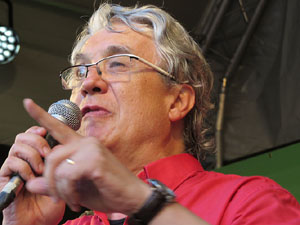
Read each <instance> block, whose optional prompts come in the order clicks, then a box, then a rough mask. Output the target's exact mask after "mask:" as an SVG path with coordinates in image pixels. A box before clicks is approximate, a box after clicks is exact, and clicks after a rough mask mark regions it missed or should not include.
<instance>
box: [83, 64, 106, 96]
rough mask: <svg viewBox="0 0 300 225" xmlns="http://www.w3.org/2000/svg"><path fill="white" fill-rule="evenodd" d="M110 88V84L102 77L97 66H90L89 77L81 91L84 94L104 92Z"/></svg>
mask: <svg viewBox="0 0 300 225" xmlns="http://www.w3.org/2000/svg"><path fill="white" fill-rule="evenodd" d="M107 90H108V84H107V82H106V81H105V80H103V79H102V77H101V75H99V73H98V72H97V69H96V68H95V67H90V68H89V71H88V74H87V77H86V78H85V79H84V81H83V82H82V85H81V93H82V94H83V95H88V94H90V95H91V94H96V93H99V94H100V93H101V94H104V93H106V92H107Z"/></svg>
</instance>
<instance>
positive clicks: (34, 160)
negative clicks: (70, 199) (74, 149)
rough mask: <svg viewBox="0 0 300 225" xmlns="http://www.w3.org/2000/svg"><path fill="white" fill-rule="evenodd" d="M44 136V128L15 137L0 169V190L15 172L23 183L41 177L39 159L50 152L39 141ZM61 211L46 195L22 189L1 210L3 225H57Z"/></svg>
mask: <svg viewBox="0 0 300 225" xmlns="http://www.w3.org/2000/svg"><path fill="white" fill-rule="evenodd" d="M45 134H46V130H45V129H44V128H41V127H31V128H30V129H28V130H27V131H26V132H25V133H21V134H19V135H17V137H16V140H15V143H14V144H13V146H12V147H11V149H10V151H9V155H8V157H7V159H6V160H5V162H4V163H3V165H2V167H1V170H0V188H1V189H2V188H3V187H4V186H5V184H6V183H7V182H8V181H9V179H10V177H11V175H12V174H13V173H18V174H19V175H20V176H21V177H22V178H23V179H24V180H25V181H30V180H31V179H34V178H35V177H36V176H41V175H42V173H43V171H44V163H43V160H42V157H45V156H46V155H47V154H48V153H49V152H50V148H49V146H48V144H47V142H46V140H45V139H44V138H43V136H44V135H45ZM64 208H65V204H64V203H63V202H59V203H54V202H53V201H52V200H51V199H50V198H49V197H48V196H42V195H37V194H34V193H30V192H28V191H27V190H26V188H24V187H23V189H22V190H21V192H20V193H19V194H18V196H17V197H16V199H15V200H14V202H12V203H11V204H10V205H9V206H8V207H7V208H6V209H5V210H4V211H3V224H8V223H9V224H25V225H26V224H30V225H31V224H58V222H59V221H60V220H61V218H62V216H63V213H64ZM47 222H48V223H47Z"/></svg>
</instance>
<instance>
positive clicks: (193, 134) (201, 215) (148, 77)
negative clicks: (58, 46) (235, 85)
mask: <svg viewBox="0 0 300 225" xmlns="http://www.w3.org/2000/svg"><path fill="white" fill-rule="evenodd" d="M71 63H72V65H76V66H72V67H70V68H67V69H65V70H63V71H62V73H61V78H62V83H63V86H64V88H65V89H71V90H72V95H71V100H72V101H73V102H75V103H77V104H78V106H79V107H80V109H81V111H82V113H83V119H82V125H81V127H80V129H79V131H78V132H77V133H76V132H75V131H73V130H71V129H69V128H68V127H66V126H65V125H64V124H62V123H60V122H59V121H57V120H56V119H54V118H52V117H51V116H49V115H48V114H47V113H46V112H45V111H44V110H42V109H41V108H40V107H39V106H37V105H36V104H35V103H34V102H33V101H32V100H29V99H26V100H24V106H25V109H26V110H27V111H28V113H29V114H30V116H31V117H32V118H34V119H35V120H36V121H37V122H38V123H39V124H40V125H41V127H32V128H30V129H28V130H27V131H26V132H25V133H22V134H19V135H18V136H17V137H16V140H15V143H14V145H13V146H12V148H11V150H10V153H9V157H8V158H7V160H6V161H5V163H4V164H3V166H2V168H1V171H0V176H1V186H4V185H5V184H6V183H7V181H8V180H9V177H10V176H11V175H12V174H13V173H19V174H20V176H22V178H23V179H24V180H26V181H27V183H26V188H24V189H23V190H22V191H21V192H20V193H19V195H18V196H17V198H16V199H15V201H14V202H13V203H12V204H11V205H10V206H9V207H8V208H6V209H5V210H4V212H3V215H4V220H3V224H23V225H24V224H49V225H50V224H58V223H59V221H60V220H61V218H62V216H63V213H64V208H65V203H66V204H68V205H69V206H70V207H71V209H73V210H75V211H78V210H79V209H80V207H81V206H83V207H86V208H89V209H91V210H94V215H90V216H83V217H80V218H78V219H76V220H73V221H68V222H67V223H66V224H68V225H71V224H109V223H111V224H116V222H120V224H123V223H125V224H151V225H155V224H172V225H174V224H175V225H176V224H180V225H182V224H189V225H193V224H207V223H209V224H266V222H269V224H299V222H300V219H299V218H300V206H299V204H298V202H297V201H296V200H295V199H294V198H293V196H291V195H290V194H289V193H288V192H287V191H286V190H284V189H282V188H281V187H280V186H279V185H277V184H276V183H275V182H273V181H271V180H269V179H267V178H261V177H239V176H234V175H223V174H219V173H214V172H206V171H203V169H202V167H201V165H200V164H199V163H198V161H197V160H196V159H195V158H194V157H192V155H194V156H196V157H198V156H201V155H202V154H203V152H204V151H206V150H208V149H210V148H211V142H210V141H209V140H207V139H205V131H206V130H207V126H206V125H205V122H204V121H205V116H206V114H207V112H208V111H209V109H210V108H211V104H210V100H209V93H210V90H211V86H212V77H211V72H210V70H209V67H208V66H207V63H206V62H205V60H204V59H203V57H202V55H201V52H200V50H199V47H198V46H197V45H196V43H195V42H194V41H193V40H192V39H191V37H190V36H189V35H188V34H187V32H186V31H185V30H184V29H183V28H182V26H181V25H180V24H179V23H177V22H176V21H175V20H174V19H173V18H172V17H170V16H169V15H168V14H167V13H166V12H164V11H162V10H160V9H158V8H156V7H152V6H144V7H141V8H123V7H120V6H112V5H109V4H103V5H101V6H100V8H99V9H98V10H97V11H96V12H95V13H94V15H93V16H92V18H91V19H90V21H89V24H88V26H87V27H86V28H85V29H84V31H83V32H82V34H81V35H80V37H79V39H78V41H77V43H76V46H75V48H74V50H73V54H72V59H71ZM46 131H48V132H49V133H50V134H51V135H52V136H53V137H54V138H55V139H56V140H57V141H58V142H59V143H60V145H58V146H56V147H54V148H53V149H52V150H51V149H50V148H49V146H48V144H47V142H46V141H45V139H44V138H43V137H44V135H45V134H46ZM187 153H189V154H187ZM42 158H45V164H44V163H43V160H42ZM41 175H42V176H41ZM137 176H138V178H137ZM154 179H156V180H154ZM143 181H144V182H143ZM160 182H162V183H163V184H165V185H166V186H168V187H169V188H170V189H172V190H173V191H174V192H175V195H176V198H174V196H173V194H172V192H171V191H170V190H169V189H168V188H167V187H166V186H164V185H163V184H161V183H160Z"/></svg>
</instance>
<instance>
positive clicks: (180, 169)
mask: <svg viewBox="0 0 300 225" xmlns="http://www.w3.org/2000/svg"><path fill="white" fill-rule="evenodd" d="M203 171H204V170H203V167H202V166H201V164H200V163H199V161H198V160H197V159H195V158H194V157H193V156H192V155H190V154H188V153H182V154H178V155H173V156H169V157H166V158H162V159H160V160H157V161H155V162H152V163H150V164H148V165H147V166H145V167H144V169H143V171H142V172H140V173H139V174H138V177H139V178H140V179H142V180H146V179H157V180H159V181H161V182H162V183H163V184H165V185H166V186H168V187H169V188H170V189H172V190H174V191H175V190H176V188H177V187H178V186H179V185H180V184H181V183H183V182H184V181H185V180H186V179H187V178H189V177H190V176H192V175H193V174H194V173H196V172H203Z"/></svg>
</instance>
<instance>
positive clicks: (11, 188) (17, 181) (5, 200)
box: [0, 133, 59, 211]
mask: <svg viewBox="0 0 300 225" xmlns="http://www.w3.org/2000/svg"><path fill="white" fill-rule="evenodd" d="M45 139H46V141H47V142H48V144H49V146H50V148H53V147H54V146H55V145H57V144H59V143H58V141H56V140H55V139H54V138H53V137H52V136H51V135H50V134H49V133H47V135H46V137H45ZM24 183H25V181H24V180H23V179H22V177H21V176H20V175H19V174H15V175H13V176H12V177H11V178H10V180H9V181H8V183H7V184H6V185H5V186H4V188H3V189H2V191H1V192H0V210H1V211H2V210H3V209H5V208H6V207H7V206H9V204H10V203H12V202H13V201H14V199H15V197H16V196H17V195H18V193H19V192H20V190H21V189H22V188H23V186H24Z"/></svg>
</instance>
